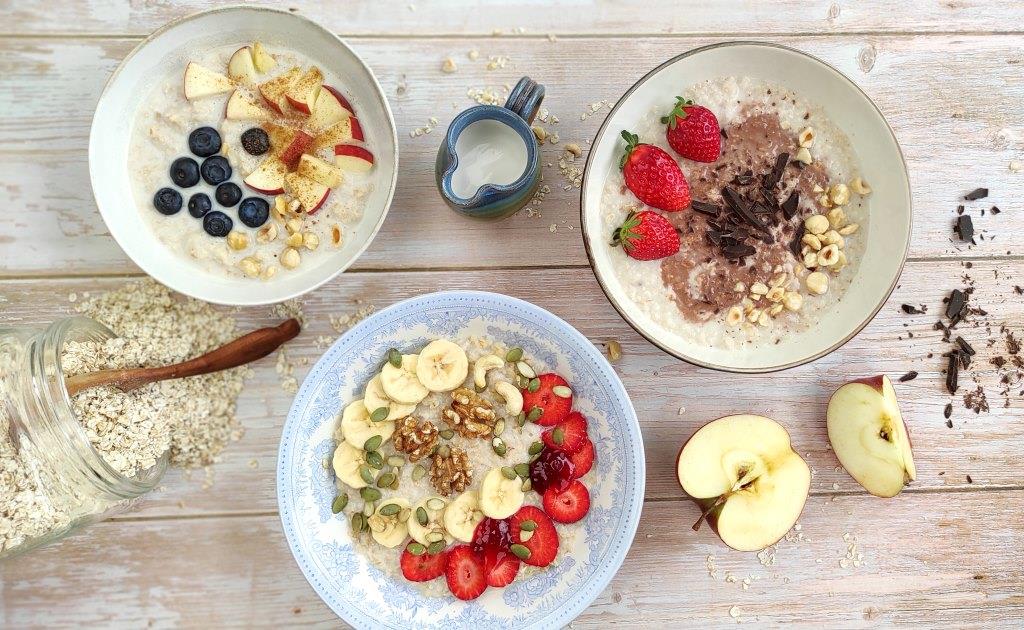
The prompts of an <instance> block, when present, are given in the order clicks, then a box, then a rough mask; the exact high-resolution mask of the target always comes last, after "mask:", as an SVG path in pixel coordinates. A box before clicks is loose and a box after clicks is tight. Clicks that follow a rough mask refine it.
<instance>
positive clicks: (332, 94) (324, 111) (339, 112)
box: [306, 85, 352, 132]
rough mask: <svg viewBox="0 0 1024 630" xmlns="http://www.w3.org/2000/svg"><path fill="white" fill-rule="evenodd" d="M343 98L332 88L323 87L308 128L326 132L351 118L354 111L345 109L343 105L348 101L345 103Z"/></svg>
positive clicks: (310, 116)
mask: <svg viewBox="0 0 1024 630" xmlns="http://www.w3.org/2000/svg"><path fill="white" fill-rule="evenodd" d="M343 98H344V97H342V96H341V94H339V93H338V91H337V90H335V89H334V88H332V87H331V86H329V85H325V86H323V89H322V90H320V94H318V95H317V97H316V102H315V103H313V108H312V110H311V111H310V113H309V118H308V119H307V120H306V126H308V127H309V128H310V129H313V130H315V131H318V132H319V131H324V130H326V129H329V128H331V127H332V126H333V125H334V124H336V123H338V122H339V121H342V120H345V119H346V118H348V117H349V116H351V115H352V111H351V110H349V109H348V108H347V107H345V105H344V104H343V103H346V102H347V101H344V100H343Z"/></svg>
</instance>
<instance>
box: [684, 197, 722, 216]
mask: <svg viewBox="0 0 1024 630" xmlns="http://www.w3.org/2000/svg"><path fill="white" fill-rule="evenodd" d="M690 207H691V208H693V211H694V212H699V213H701V214H706V215H707V216H709V217H717V216H718V213H719V212H721V211H722V209H721V208H720V207H718V206H716V205H715V204H713V203H707V202H705V201H696V200H695V201H691V202H690Z"/></svg>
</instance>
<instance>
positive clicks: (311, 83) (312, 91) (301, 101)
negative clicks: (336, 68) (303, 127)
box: [284, 66, 324, 114]
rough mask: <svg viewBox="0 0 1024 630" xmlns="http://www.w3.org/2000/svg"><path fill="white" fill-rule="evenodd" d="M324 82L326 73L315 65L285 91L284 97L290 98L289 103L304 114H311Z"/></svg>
mask: <svg viewBox="0 0 1024 630" xmlns="http://www.w3.org/2000/svg"><path fill="white" fill-rule="evenodd" d="M323 82H324V73H323V72H321V71H320V68H317V67H316V66H313V67H312V68H310V69H309V70H306V73H305V74H303V75H302V77H300V78H299V80H298V81H296V82H295V83H292V85H291V86H290V87H289V88H288V90H287V91H286V92H285V93H284V97H285V98H286V99H288V104H289V105H291V106H292V107H294V108H295V109H297V110H299V111H300V112H302V113H303V114H309V112H310V111H311V110H312V108H313V103H315V102H316V97H317V95H318V94H319V93H320V86H321V85H323Z"/></svg>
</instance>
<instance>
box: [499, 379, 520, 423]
mask: <svg viewBox="0 0 1024 630" xmlns="http://www.w3.org/2000/svg"><path fill="white" fill-rule="evenodd" d="M494 393H495V394H497V395H499V396H501V397H502V398H503V399H504V400H505V411H507V412H508V413H509V415H512V416H515V415H519V413H520V412H521V411H522V410H523V393H522V392H521V391H519V388H518V387H516V386H515V385H513V384H512V383H509V382H508V381H499V382H497V383H495V384H494Z"/></svg>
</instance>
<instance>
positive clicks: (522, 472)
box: [512, 464, 530, 479]
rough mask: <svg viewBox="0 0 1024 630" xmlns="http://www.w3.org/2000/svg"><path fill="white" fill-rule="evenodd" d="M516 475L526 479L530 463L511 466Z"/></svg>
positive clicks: (528, 474)
mask: <svg viewBox="0 0 1024 630" xmlns="http://www.w3.org/2000/svg"><path fill="white" fill-rule="evenodd" d="M512 470H514V471H515V473H516V474H517V475H519V476H520V477H522V478H523V479H526V478H528V477H529V476H530V465H529V464H516V465H515V466H513V467H512Z"/></svg>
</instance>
